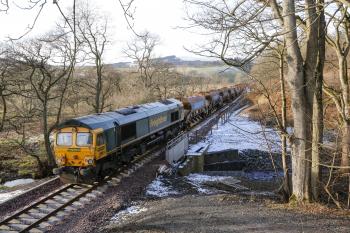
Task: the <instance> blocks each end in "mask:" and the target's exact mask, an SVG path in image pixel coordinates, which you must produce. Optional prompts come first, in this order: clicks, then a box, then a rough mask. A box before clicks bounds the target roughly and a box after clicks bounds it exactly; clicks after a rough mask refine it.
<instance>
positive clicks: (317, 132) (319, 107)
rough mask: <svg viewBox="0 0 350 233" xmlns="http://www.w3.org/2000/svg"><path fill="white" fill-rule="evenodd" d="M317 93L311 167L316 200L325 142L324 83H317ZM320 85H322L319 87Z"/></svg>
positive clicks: (313, 116)
mask: <svg viewBox="0 0 350 233" xmlns="http://www.w3.org/2000/svg"><path fill="white" fill-rule="evenodd" d="M317 83H318V84H317V85H316V89H317V91H316V92H315V99H314V103H313V115H312V123H313V124H312V126H313V129H312V165H311V192H312V197H313V199H314V200H318V196H319V183H320V166H319V164H320V152H321V144H322V142H323V103H322V83H319V82H317ZM318 85H321V87H319V86H318Z"/></svg>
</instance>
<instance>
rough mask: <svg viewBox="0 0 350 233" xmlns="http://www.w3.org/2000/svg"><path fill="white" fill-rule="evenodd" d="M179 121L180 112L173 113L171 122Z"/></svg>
mask: <svg viewBox="0 0 350 233" xmlns="http://www.w3.org/2000/svg"><path fill="white" fill-rule="evenodd" d="M177 120H179V111H176V112H172V113H171V122H174V121H177Z"/></svg>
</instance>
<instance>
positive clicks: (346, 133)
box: [338, 52, 350, 173]
mask: <svg viewBox="0 0 350 233" xmlns="http://www.w3.org/2000/svg"><path fill="white" fill-rule="evenodd" d="M338 59H339V61H338V64H339V78H340V84H341V87H342V103H343V111H344V114H343V118H344V119H343V125H342V156H341V163H340V166H341V167H344V168H341V169H340V172H342V173H347V172H349V170H350V169H349V168H348V166H349V149H350V148H349V143H350V129H349V126H350V122H349V120H348V119H349V116H350V111H349V84H348V75H347V59H346V58H345V57H344V56H342V55H341V54H339V52H338Z"/></svg>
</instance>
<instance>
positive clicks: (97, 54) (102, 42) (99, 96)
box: [76, 2, 109, 113]
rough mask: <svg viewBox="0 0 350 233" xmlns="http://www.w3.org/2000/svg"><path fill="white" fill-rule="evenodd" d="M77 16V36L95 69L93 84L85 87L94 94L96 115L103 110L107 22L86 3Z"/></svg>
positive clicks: (81, 6)
mask: <svg viewBox="0 0 350 233" xmlns="http://www.w3.org/2000/svg"><path fill="white" fill-rule="evenodd" d="M78 12H79V13H78V14H77V16H76V23H77V30H78V34H77V36H78V37H79V38H80V40H81V41H82V43H83V45H85V47H86V48H85V50H84V53H85V57H86V58H87V59H88V60H90V61H91V62H92V63H93V64H94V69H95V74H96V76H95V84H94V85H89V84H88V83H90V82H89V81H88V82H86V83H87V86H88V87H90V88H91V91H92V92H93V93H94V98H95V100H94V104H93V108H94V111H95V112H96V113H100V112H102V111H103V110H104V108H105V106H104V104H103V102H105V99H104V97H105V96H106V93H104V92H103V90H104V88H103V72H104V61H103V56H104V53H105V50H106V45H107V44H108V43H109V40H108V32H107V30H108V20H107V18H105V17H102V16H101V15H100V14H99V13H98V11H97V10H96V9H91V8H90V7H89V5H88V3H87V2H86V3H85V5H80V6H79V7H78Z"/></svg>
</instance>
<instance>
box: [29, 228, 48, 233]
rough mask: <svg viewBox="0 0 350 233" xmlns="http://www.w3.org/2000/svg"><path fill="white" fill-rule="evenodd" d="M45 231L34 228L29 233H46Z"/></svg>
mask: <svg viewBox="0 0 350 233" xmlns="http://www.w3.org/2000/svg"><path fill="white" fill-rule="evenodd" d="M44 232H45V231H42V230H39V229H38V228H33V229H31V230H30V231H29V233H44Z"/></svg>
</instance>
